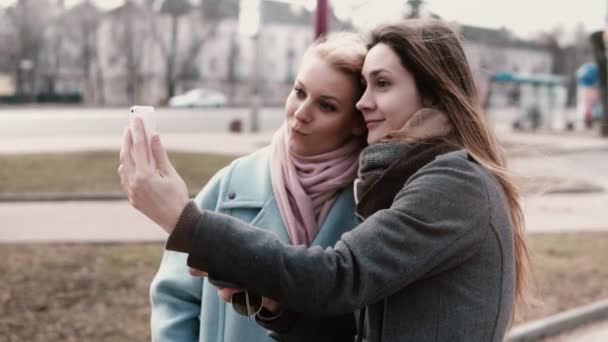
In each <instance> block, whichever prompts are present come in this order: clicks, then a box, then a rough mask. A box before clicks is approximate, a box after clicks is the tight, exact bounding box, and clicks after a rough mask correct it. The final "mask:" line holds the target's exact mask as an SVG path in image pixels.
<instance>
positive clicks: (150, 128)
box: [129, 106, 156, 168]
mask: <svg viewBox="0 0 608 342" xmlns="http://www.w3.org/2000/svg"><path fill="white" fill-rule="evenodd" d="M136 117H139V118H141V120H142V121H143V123H144V131H145V134H146V142H147V143H148V160H149V161H150V163H151V165H152V168H156V161H155V160H154V156H153V155H152V145H151V143H152V136H153V135H154V134H155V133H156V119H155V117H154V107H152V106H133V107H131V111H130V114H129V120H133V119H135V118H136Z"/></svg>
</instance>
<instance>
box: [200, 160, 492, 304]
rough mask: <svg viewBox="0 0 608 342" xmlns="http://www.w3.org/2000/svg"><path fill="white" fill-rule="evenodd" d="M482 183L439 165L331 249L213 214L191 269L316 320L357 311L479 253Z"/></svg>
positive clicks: (485, 221) (472, 173) (205, 221)
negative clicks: (296, 243) (293, 242)
mask: <svg viewBox="0 0 608 342" xmlns="http://www.w3.org/2000/svg"><path fill="white" fill-rule="evenodd" d="M483 177H484V176H483V174H482V171H481V169H480V168H479V166H477V165H476V164H474V163H472V162H469V161H467V160H465V159H463V158H450V159H448V158H445V159H437V160H435V161H433V162H432V163H430V164H428V165H427V166H425V167H424V168H422V169H421V170H419V171H418V172H417V173H416V174H415V175H413V176H412V177H411V179H410V180H408V182H407V183H406V185H405V186H404V188H403V189H402V190H401V191H400V192H399V193H398V194H397V197H396V198H395V200H394V202H393V204H392V205H391V207H390V208H388V209H385V210H381V211H378V212H377V213H375V214H374V215H372V216H370V217H369V218H368V219H367V220H365V221H364V222H363V223H361V224H360V225H359V226H358V227H356V228H355V229H353V230H352V231H350V232H349V233H346V234H344V235H343V236H342V238H341V240H340V241H338V242H337V243H336V245H335V246H334V247H333V248H327V249H325V250H323V249H322V248H320V247H309V248H307V247H304V246H290V245H286V244H283V243H281V241H280V240H279V239H278V238H277V237H276V236H274V235H273V234H271V233H268V232H265V231H263V230H259V229H256V228H254V227H251V226H249V225H248V224H246V223H244V222H242V221H239V220H237V219H234V218H231V217H228V216H225V215H220V214H217V213H212V212H208V211H204V212H203V213H202V215H201V219H200V220H199V222H198V224H197V227H196V231H195V233H194V243H193V246H192V251H191V252H190V254H189V257H188V263H189V265H191V266H193V267H196V268H199V269H203V270H207V271H209V272H210V273H213V274H217V276H218V277H220V278H222V279H226V280H227V281H232V282H236V283H238V284H242V285H243V286H244V287H246V288H248V289H249V290H251V291H253V292H254V293H258V294H260V295H263V296H266V297H269V298H273V299H275V300H277V301H278V302H279V303H281V304H283V305H284V306H285V307H286V308H287V309H293V310H296V311H298V312H301V313H304V314H307V315H308V314H310V315H332V314H340V313H347V312H352V311H354V310H356V309H358V308H360V307H363V306H365V305H368V304H371V303H375V302H377V301H378V300H380V299H382V298H384V297H386V296H389V295H391V294H393V293H395V292H397V291H399V290H400V289H402V288H404V287H405V286H407V285H408V284H411V283H412V282H414V281H416V280H418V279H421V278H424V277H428V276H431V275H433V274H436V273H439V272H442V271H443V270H445V269H448V268H451V267H454V266H456V265H459V264H461V263H463V262H464V261H466V260H467V259H468V258H469V257H470V256H472V255H474V254H475V253H476V251H477V250H479V246H480V245H481V242H482V241H483V239H485V237H486V235H487V231H488V226H489V207H488V195H487V189H486V184H485V180H484V179H483Z"/></svg>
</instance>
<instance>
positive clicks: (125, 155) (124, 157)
mask: <svg viewBox="0 0 608 342" xmlns="http://www.w3.org/2000/svg"><path fill="white" fill-rule="evenodd" d="M131 147H132V141H131V134H130V132H129V128H128V127H127V128H125V129H124V131H123V135H122V143H121V146H120V156H119V158H120V165H119V166H118V170H117V172H118V175H119V176H120V184H121V185H122V188H123V190H125V191H127V192H128V187H129V184H130V183H131V180H132V178H133V176H134V173H135V171H134V170H135V162H134V161H133V157H132V156H131Z"/></svg>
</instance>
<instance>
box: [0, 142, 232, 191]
mask: <svg viewBox="0 0 608 342" xmlns="http://www.w3.org/2000/svg"><path fill="white" fill-rule="evenodd" d="M169 157H170V158H171V162H172V163H173V165H174V166H175V168H176V169H177V171H178V172H179V173H180V175H181V176H182V177H183V178H184V180H185V181H186V183H187V184H188V189H190V191H194V192H196V191H199V190H200V189H201V188H202V187H203V185H205V183H207V181H208V180H209V178H211V176H213V174H214V173H215V172H217V171H218V170H219V169H220V168H222V167H223V166H225V165H227V164H228V163H230V161H232V160H233V159H234V158H235V157H232V156H221V155H212V154H196V153H179V152H172V153H169ZM117 168H118V152H110V151H106V152H75V153H57V154H24V155H3V156H0V193H2V192H5V193H26V192H120V191H122V190H121V188H120V179H119V177H118V175H117V174H116V169H117Z"/></svg>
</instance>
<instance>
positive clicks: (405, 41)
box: [368, 19, 528, 304]
mask: <svg viewBox="0 0 608 342" xmlns="http://www.w3.org/2000/svg"><path fill="white" fill-rule="evenodd" d="M370 38H371V40H370V43H369V44H368V48H369V49H371V48H372V47H373V46H375V45H376V44H379V43H383V44H386V45H388V46H389V47H390V48H391V49H392V50H393V51H394V52H395V53H396V54H397V55H398V56H399V59H400V61H401V64H402V66H403V67H404V68H406V69H407V70H408V71H410V72H411V73H412V75H413V76H414V79H415V81H416V86H417V87H418V91H419V92H420V95H421V97H422V98H423V99H424V100H427V101H431V103H433V107H434V108H436V109H438V110H440V111H442V112H444V113H445V114H446V115H447V116H448V118H449V121H450V124H451V125H452V129H453V134H454V135H455V136H454V139H455V140H456V141H457V143H458V144H459V145H461V146H462V147H464V148H465V149H467V150H468V152H469V154H470V155H471V156H472V157H473V158H474V159H475V160H476V161H477V162H478V163H479V164H480V165H482V166H483V167H485V168H486V169H487V170H489V171H490V172H491V173H492V174H493V175H494V176H495V177H496V179H497V180H498V182H499V183H500V185H501V186H502V189H503V191H504V193H505V195H506V198H507V201H508V203H509V207H510V212H511V221H512V224H513V239H514V249H515V253H514V254H515V267H516V269H515V272H516V287H515V298H516V303H518V304H523V303H525V302H526V290H525V289H526V285H525V284H526V281H525V280H526V278H525V274H526V270H527V267H528V252H527V248H526V239H525V231H524V230H525V229H524V215H523V211H522V208H521V203H520V194H519V190H518V187H517V186H516V184H515V181H514V179H513V176H512V175H511V173H510V172H509V171H508V170H507V168H506V160H505V155H504V151H503V149H502V148H501V147H500V145H499V143H498V141H497V139H496V136H495V135H494V132H493V130H492V128H491V127H490V125H489V124H488V122H487V120H486V117H485V115H484V113H483V110H482V107H481V104H480V101H479V96H478V94H477V89H476V87H475V84H474V81H473V76H472V73H471V70H470V68H469V64H468V62H467V58H466V56H465V53H464V50H463V48H462V45H461V43H460V40H459V38H458V36H457V34H456V33H455V32H454V31H453V30H452V29H451V28H450V27H449V26H448V25H447V24H445V23H444V22H442V21H439V20H428V19H411V20H403V21H400V22H397V23H392V24H387V25H382V26H380V27H378V28H377V29H375V30H374V31H372V32H371V37H370Z"/></svg>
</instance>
